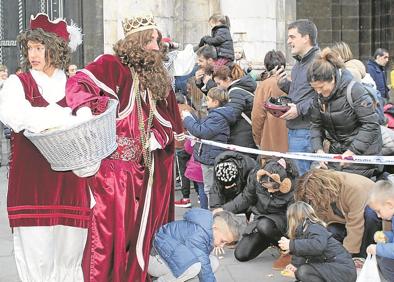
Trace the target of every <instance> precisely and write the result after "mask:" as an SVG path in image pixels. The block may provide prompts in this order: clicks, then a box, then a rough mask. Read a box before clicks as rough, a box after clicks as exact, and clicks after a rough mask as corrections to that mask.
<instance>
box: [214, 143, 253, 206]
mask: <svg viewBox="0 0 394 282" xmlns="http://www.w3.org/2000/svg"><path fill="white" fill-rule="evenodd" d="M256 167H257V162H256V161H255V160H254V159H252V158H251V157H249V156H247V155H245V154H242V153H238V152H233V151H225V152H223V153H221V154H220V155H219V156H217V157H216V159H215V166H214V170H215V173H214V183H213V187H212V190H211V192H210V195H209V199H210V206H211V208H218V207H220V206H222V205H223V204H225V203H227V202H229V201H231V200H233V199H234V198H235V197H236V196H237V195H238V194H239V193H242V191H243V190H244V188H245V186H246V183H247V180H248V175H249V172H250V171H252V170H253V169H254V168H256Z"/></svg>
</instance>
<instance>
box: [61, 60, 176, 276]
mask: <svg viewBox="0 0 394 282" xmlns="http://www.w3.org/2000/svg"><path fill="white" fill-rule="evenodd" d="M132 84H133V79H132V75H131V72H130V70H129V68H128V67H127V66H125V65H123V64H121V62H120V61H119V58H118V57H116V56H112V55H103V56H101V57H99V58H97V59H96V61H95V62H93V63H91V64H90V65H88V66H86V68H85V69H84V70H82V71H80V72H78V73H77V74H76V75H75V76H73V77H72V78H70V79H69V81H68V82H67V87H66V92H67V94H66V96H67V103H68V105H69V106H70V107H71V108H73V109H74V110H75V109H77V108H78V107H80V106H81V105H84V106H86V105H88V106H89V107H90V108H91V109H92V110H93V112H102V111H103V110H104V109H105V105H106V102H107V100H108V98H116V99H118V100H119V106H118V119H117V123H116V133H117V143H118V149H117V150H116V151H115V152H114V153H113V154H112V155H111V156H109V157H108V158H107V159H105V160H103V161H102V163H101V166H100V169H99V171H98V172H97V174H96V175H95V176H93V177H91V178H90V182H89V184H90V188H91V189H92V192H93V195H94V197H95V200H96V205H95V206H94V208H93V211H92V215H93V219H92V226H91V228H90V230H89V231H90V232H89V235H88V244H87V248H86V249H85V256H84V263H83V269H84V275H85V281H94V282H98V281H103V282H104V281H105V282H108V281H122V282H123V281H133V282H136V281H145V280H146V279H147V268H148V260H149V252H150V247H151V242H152V237H153V235H154V234H155V232H156V231H157V229H158V228H159V227H160V226H161V225H163V224H165V223H167V222H168V221H171V220H173V217H174V203H173V187H174V175H173V172H174V169H173V164H174V141H175V136H176V135H177V134H182V130H183V128H182V122H181V119H180V116H179V111H178V108H177V104H176V100H175V95H174V93H173V92H171V93H170V94H169V96H168V98H167V99H166V100H163V101H158V102H157V114H156V115H155V118H154V119H153V125H152V128H151V131H152V132H153V134H154V135H155V138H156V140H157V141H158V143H160V145H161V147H162V149H158V150H155V151H153V157H154V178H153V179H154V180H153V187H152V195H151V200H150V210H149V214H148V217H147V224H146V229H145V237H144V240H143V245H142V254H143V259H144V262H145V265H144V269H141V267H140V264H139V263H138V261H137V255H136V249H137V247H136V244H137V238H138V233H139V231H141V230H142V229H143V228H141V218H142V212H143V206H144V204H145V199H146V192H147V182H148V178H149V175H148V173H147V171H146V170H145V167H144V165H143V164H142V151H141V142H140V139H139V138H140V130H139V128H138V117H137V107H136V102H134V103H132V100H133V96H132V95H131V89H132ZM146 99H147V100H146V102H144V101H142V109H143V115H144V120H145V126H146V121H147V119H148V114H149V108H150V106H149V102H148V97H147V98H146ZM140 228H141V230H140Z"/></svg>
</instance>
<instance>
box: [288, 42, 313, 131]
mask: <svg viewBox="0 0 394 282" xmlns="http://www.w3.org/2000/svg"><path fill="white" fill-rule="evenodd" d="M318 53H319V48H318V47H317V46H314V47H312V49H311V50H309V51H308V53H306V54H305V56H304V57H302V58H301V57H299V56H295V57H294V58H295V59H296V61H297V62H296V63H295V65H294V67H293V68H292V70H291V83H290V89H289V91H285V92H286V93H288V96H289V98H290V99H291V100H292V101H293V103H294V104H296V105H297V111H298V114H299V115H298V117H296V118H295V119H290V120H288V121H286V125H287V128H289V129H304V128H306V129H309V127H310V118H311V115H310V109H311V106H312V102H313V98H314V97H315V96H317V94H316V92H315V90H313V88H312V86H311V85H310V84H309V82H308V80H307V73H308V69H309V66H310V65H311V64H312V62H313V60H314V58H315V57H316V55H317V54H318ZM284 90H285V89H284Z"/></svg>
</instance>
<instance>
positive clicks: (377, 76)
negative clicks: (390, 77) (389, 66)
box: [367, 60, 390, 98]
mask: <svg viewBox="0 0 394 282" xmlns="http://www.w3.org/2000/svg"><path fill="white" fill-rule="evenodd" d="M367 69H368V73H369V74H370V75H371V76H372V78H373V80H374V81H375V83H376V88H377V89H378V90H379V92H380V94H382V97H383V98H388V93H389V90H390V89H389V88H388V87H387V83H386V81H387V79H386V73H385V71H384V67H382V66H380V65H379V64H378V63H376V62H375V61H374V60H369V61H368V63H367Z"/></svg>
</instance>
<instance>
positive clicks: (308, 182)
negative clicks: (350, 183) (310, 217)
mask: <svg viewBox="0 0 394 282" xmlns="http://www.w3.org/2000/svg"><path fill="white" fill-rule="evenodd" d="M343 185H344V184H343V181H342V179H341V178H340V176H339V175H338V174H337V173H336V172H335V171H333V170H324V169H312V170H310V171H308V172H307V173H305V174H304V175H303V176H301V177H299V178H298V182H297V186H296V190H295V195H294V196H295V200H296V201H304V202H307V203H309V204H310V205H311V206H312V207H313V208H314V209H316V210H318V211H319V212H320V211H322V212H324V213H327V212H328V211H329V210H330V209H331V203H333V202H335V201H337V200H338V198H339V194H340V191H341V190H342V187H343Z"/></svg>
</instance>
